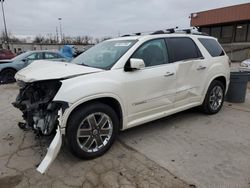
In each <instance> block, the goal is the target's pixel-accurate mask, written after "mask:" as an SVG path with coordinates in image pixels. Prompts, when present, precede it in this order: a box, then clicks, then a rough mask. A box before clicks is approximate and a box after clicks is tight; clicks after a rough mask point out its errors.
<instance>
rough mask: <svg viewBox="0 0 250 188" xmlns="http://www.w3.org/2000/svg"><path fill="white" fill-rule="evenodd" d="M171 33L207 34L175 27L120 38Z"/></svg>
mask: <svg viewBox="0 0 250 188" xmlns="http://www.w3.org/2000/svg"><path fill="white" fill-rule="evenodd" d="M172 33H176V34H183V33H184V34H192V35H206V36H208V34H206V33H202V32H198V31H197V30H195V28H189V29H178V27H175V28H169V29H165V30H157V31H153V32H152V31H151V32H139V33H134V34H127V35H123V36H122V37H129V36H141V35H142V34H147V35H148V34H150V35H160V34H172Z"/></svg>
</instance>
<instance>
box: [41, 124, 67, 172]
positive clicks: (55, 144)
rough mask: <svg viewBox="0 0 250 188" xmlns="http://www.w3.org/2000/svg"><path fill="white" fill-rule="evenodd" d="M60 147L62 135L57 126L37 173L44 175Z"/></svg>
mask: <svg viewBox="0 0 250 188" xmlns="http://www.w3.org/2000/svg"><path fill="white" fill-rule="evenodd" d="M61 146H62V134H61V130H60V126H58V127H57V130H56V135H55V137H54V139H53V140H52V142H51V144H50V146H49V148H48V151H47V154H46V156H45V157H44V159H43V160H42V162H41V163H40V165H39V166H38V168H37V171H38V172H40V173H41V174H44V173H45V172H46V171H47V170H48V168H49V167H50V165H51V164H52V163H53V161H54V160H55V158H56V156H57V155H58V153H59V151H60V149H61Z"/></svg>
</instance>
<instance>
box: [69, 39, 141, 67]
mask: <svg viewBox="0 0 250 188" xmlns="http://www.w3.org/2000/svg"><path fill="white" fill-rule="evenodd" d="M135 43H136V40H116V41H104V42H101V43H99V44H97V45H95V46H93V47H92V48H90V49H88V50H87V51H86V52H84V53H82V54H81V55H79V56H78V57H76V58H75V59H74V60H73V61H72V63H76V64H79V65H84V66H88V67H95V68H100V69H110V68H111V67H112V66H113V65H114V64H115V63H116V62H117V61H118V60H119V59H120V58H121V57H122V56H123V55H124V54H125V53H126V52H127V51H128V50H129V49H130V48H131V47H132V46H133V45H134V44H135Z"/></svg>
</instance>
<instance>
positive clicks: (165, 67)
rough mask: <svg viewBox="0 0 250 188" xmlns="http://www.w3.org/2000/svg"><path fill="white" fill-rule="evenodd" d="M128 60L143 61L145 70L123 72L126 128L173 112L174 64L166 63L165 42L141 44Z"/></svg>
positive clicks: (159, 40)
mask: <svg viewBox="0 0 250 188" xmlns="http://www.w3.org/2000/svg"><path fill="white" fill-rule="evenodd" d="M131 58H138V59H143V60H144V63H145V68H143V69H140V70H135V71H132V72H126V73H125V74H126V75H125V79H126V81H125V90H126V93H125V96H126V105H127V114H128V116H127V122H128V127H132V126H135V125H138V124H140V123H143V122H147V121H151V120H153V119H157V117H159V115H160V113H163V112H164V111H167V110H168V109H172V108H173V106H174V101H175V92H176V90H175V87H176V85H175V83H176V82H175V81H176V65H174V64H170V63H169V58H168V53H167V49H166V43H165V40H164V39H155V40H151V41H148V42H146V43H144V44H143V45H142V46H141V47H139V48H138V49H137V51H136V52H135V53H134V54H133V55H132V57H131Z"/></svg>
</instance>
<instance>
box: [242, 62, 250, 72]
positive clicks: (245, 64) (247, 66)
mask: <svg viewBox="0 0 250 188" xmlns="http://www.w3.org/2000/svg"><path fill="white" fill-rule="evenodd" d="M240 66H241V68H244V69H248V70H250V59H246V60H244V61H242V62H241V64H240Z"/></svg>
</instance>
